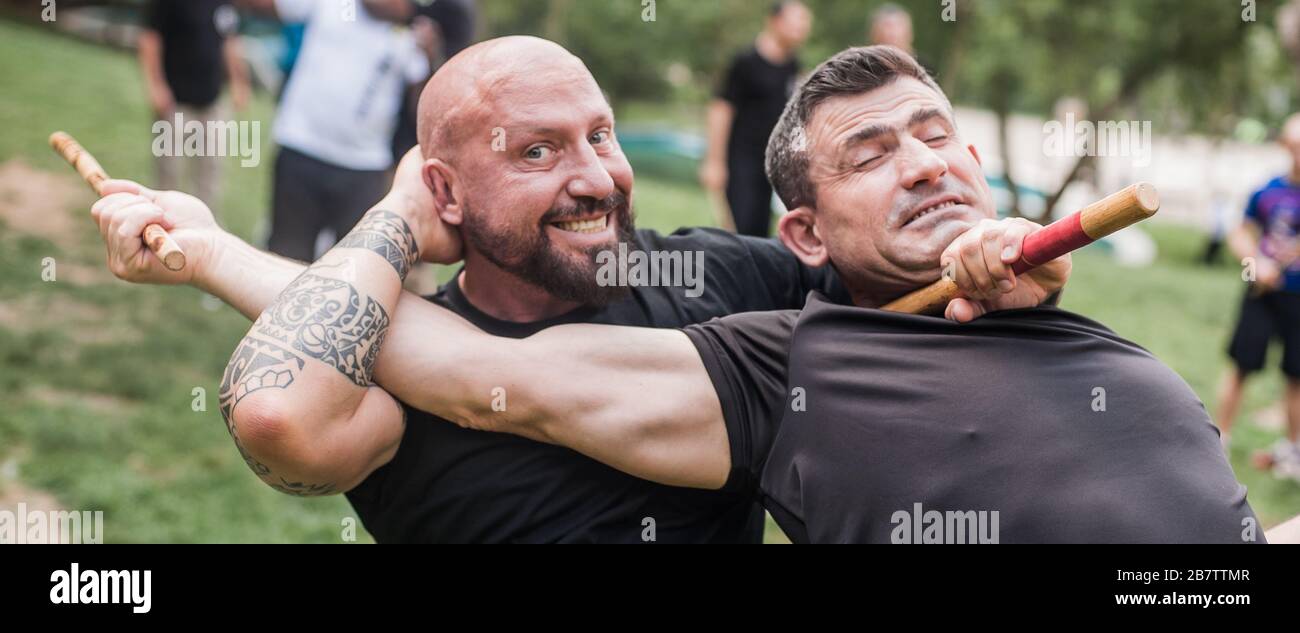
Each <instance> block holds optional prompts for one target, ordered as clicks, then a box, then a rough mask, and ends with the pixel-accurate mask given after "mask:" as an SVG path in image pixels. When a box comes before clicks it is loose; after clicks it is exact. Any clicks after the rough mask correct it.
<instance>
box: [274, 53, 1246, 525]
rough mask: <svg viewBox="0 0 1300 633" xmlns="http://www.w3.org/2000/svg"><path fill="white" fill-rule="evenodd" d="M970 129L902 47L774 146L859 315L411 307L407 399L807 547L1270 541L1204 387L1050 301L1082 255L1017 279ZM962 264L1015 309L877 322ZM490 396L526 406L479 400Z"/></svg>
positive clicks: (825, 94) (835, 82)
mask: <svg viewBox="0 0 1300 633" xmlns="http://www.w3.org/2000/svg"><path fill="white" fill-rule="evenodd" d="M952 116H953V115H952V109H951V106H950V104H949V103H948V102H947V98H946V97H945V96H944V95H943V92H942V91H941V90H940V89H939V87H938V85H937V84H935V83H934V81H933V79H931V78H930V76H929V74H928V73H926V71H925V70H924V69H923V68H921V67H920V66H919V65H918V64H917V63H916V62H915V60H913V59H912V58H911V57H910V56H909V55H907V54H906V53H904V52H903V51H901V50H899V49H896V48H893V47H880V46H876V47H866V48H856V49H849V50H847V51H844V52H842V53H840V54H838V55H836V56H835V57H833V58H831V59H830V60H828V61H827V62H825V63H824V64H822V66H820V67H819V68H818V70H817V71H815V72H814V73H813V75H812V76H811V77H810V78H809V80H808V81H807V82H806V83H805V84H804V85H803V86H802V87H801V88H800V90H799V92H798V93H797V94H796V96H795V98H794V100H793V101H792V102H791V104H790V106H789V107H788V108H787V110H786V112H785V114H784V115H783V117H782V120H781V122H780V124H779V125H778V127H777V129H776V131H775V132H774V134H773V137H772V145H771V149H770V150H769V153H768V168H769V173H770V175H771V176H772V181H773V183H774V184H775V185H776V188H777V191H778V193H779V194H780V195H781V196H782V199H783V200H784V201H785V202H786V204H787V206H789V207H790V208H791V209H792V211H791V212H790V213H789V214H787V215H786V216H785V217H783V219H782V221H781V225H780V232H781V237H782V240H783V241H784V242H785V244H786V245H787V246H788V247H790V248H791V250H792V251H793V252H794V253H795V255H796V256H797V257H798V258H799V259H800V260H801V261H802V262H803V263H804V264H805V265H808V266H813V267H821V266H825V265H826V264H832V265H833V266H834V267H835V269H836V270H837V271H838V273H839V275H840V277H841V279H842V281H843V283H844V284H845V287H846V289H847V291H848V294H849V297H850V299H849V301H847V302H846V301H844V300H843V299H838V300H831V299H828V298H827V297H824V296H822V295H821V294H820V293H817V292H813V293H812V294H811V297H810V299H809V301H808V304H807V306H806V307H805V308H804V309H803V310H802V311H801V312H800V311H795V310H788V311H773V312H757V313H750V314H740V315H733V316H729V317H724V318H722V319H720V320H713V321H709V322H706V323H704V324H699V325H692V326H687V327H686V328H685V329H684V331H675V330H663V329H648V328H627V327H608V326H601V325H591V324H580V325H558V326H556V327H552V328H549V329H546V330H542V331H540V332H537V333H536V334H533V335H532V336H530V337H528V338H524V339H520V340H510V339H502V338H494V337H491V336H487V335H484V334H483V333H482V332H479V331H477V330H476V329H475V328H473V327H471V326H469V325H467V324H465V323H464V322H463V321H461V320H459V319H456V318H455V317H452V316H451V315H450V314H449V313H447V312H445V311H443V310H440V309H438V308H437V307H435V306H432V305H430V304H427V303H419V302H412V304H411V306H410V307H411V308H412V312H411V313H408V315H407V316H408V317H409V318H410V319H411V320H412V321H419V322H421V323H422V324H423V325H424V327H421V328H419V329H418V331H417V330H414V329H413V330H411V331H409V332H397V331H394V332H393V333H392V334H391V335H392V336H393V337H394V340H400V341H402V344H403V345H409V346H419V345H421V344H423V345H425V346H427V348H428V349H429V355H428V356H429V358H424V359H423V360H422V361H421V363H419V364H418V365H415V364H413V365H405V364H404V363H402V365H403V367H402V370H403V371H405V372H407V373H410V374H420V375H421V376H423V377H424V378H423V384H424V385H425V386H426V388H425V389H423V390H417V389H412V390H411V394H410V395H409V396H406V397H405V398H406V401H407V402H408V403H409V404H410V405H412V406H416V407H418V408H421V409H424V410H431V411H439V412H442V414H443V415H445V416H447V417H448V418H449V419H452V420H455V421H456V422H458V423H460V424H462V425H465V426H467V427H471V428H476V429H482V430H494V431H507V432H511V433H515V434H519V435H521V436H523V437H527V438H532V439H536V440H541V441H545V442H552V443H557V444H561V445H564V446H568V447H570V448H572V449H575V450H578V451H580V452H582V453H584V454H586V455H590V456H592V457H594V458H596V459H598V460H600V461H602V462H605V463H607V464H609V465H611V466H613V467H615V468H618V469H620V470H623V471H625V472H628V473H630V474H635V475H638V476H641V477H645V478H647V479H650V480H653V481H657V482H659V483H662V484H666V485H673V486H692V487H698V488H703V489H708V490H718V491H721V492H723V493H734V494H739V495H748V496H751V497H752V498H755V499H758V500H759V501H760V502H761V503H762V504H763V506H764V507H766V508H767V509H768V510H769V511H770V512H771V513H772V514H773V516H774V517H775V518H776V520H777V522H778V523H779V524H780V526H781V527H782V528H783V529H784V530H785V531H786V534H787V535H789V536H790V537H791V539H792V540H794V541H796V542H817V543H824V542H891V543H936V542H937V543H970V542H980V543H985V542H1043V541H1053V542H1060V541H1064V542H1221V543H1262V542H1264V541H1265V537H1264V534H1263V533H1262V531H1261V529H1260V528H1261V526H1259V525H1258V519H1257V517H1256V516H1255V515H1254V513H1253V512H1252V510H1251V508H1250V505H1249V504H1248V503H1247V501H1246V491H1245V488H1244V487H1243V486H1242V485H1241V484H1239V483H1238V482H1237V481H1236V479H1235V477H1234V476H1233V473H1232V470H1231V467H1230V466H1229V465H1228V463H1227V460H1226V459H1225V457H1224V455H1223V453H1222V451H1221V450H1220V449H1219V444H1218V440H1217V437H1216V433H1215V429H1214V425H1213V424H1212V423H1211V422H1210V420H1209V418H1208V416H1207V414H1206V412H1205V408H1204V406H1203V405H1202V404H1201V402H1200V401H1199V400H1198V399H1197V397H1196V396H1195V394H1194V393H1192V391H1191V389H1190V388H1189V387H1188V386H1187V384H1186V383H1185V382H1183V381H1182V379H1181V378H1179V377H1178V375H1177V374H1175V373H1174V372H1173V371H1172V370H1170V369H1169V368H1168V367H1165V366H1164V365H1163V364H1161V363H1160V361H1159V360H1157V359H1156V358H1155V357H1153V356H1152V355H1151V354H1150V353H1148V352H1147V351H1145V350H1143V349H1142V348H1141V347H1139V346H1137V345H1135V344H1133V343H1131V342H1129V341H1126V340H1124V339H1122V338H1120V337H1119V336H1117V335H1116V334H1115V333H1113V332H1111V331H1110V330H1108V329H1106V328H1105V327H1104V326H1102V325H1100V324H1098V323H1095V322H1092V321H1089V320H1088V319H1085V318H1083V317H1081V316H1078V315H1074V314H1071V313H1069V312H1066V311H1063V310H1059V309H1056V308H1053V307H1041V306H1039V304H1040V303H1041V302H1042V300H1043V299H1044V298H1045V297H1046V296H1047V295H1048V294H1049V293H1050V291H1051V290H1050V289H1051V288H1052V287H1054V286H1058V285H1059V281H1060V279H1061V278H1062V277H1063V276H1064V275H1066V274H1067V273H1068V271H1069V268H1070V262H1069V258H1068V256H1067V257H1063V258H1060V259H1058V260H1054V261H1052V262H1049V263H1048V264H1046V265H1045V266H1042V267H1039V268H1037V269H1035V270H1033V271H1030V272H1028V273H1026V274H1025V275H1023V276H1021V277H1020V278H1018V279H1017V278H1016V277H1015V276H1014V274H1013V273H1012V272H1011V270H1010V266H1009V265H1010V262H1014V261H1016V260H1017V259H1018V258H1019V256H1020V249H1021V247H1022V243H1023V240H1024V238H1025V236H1026V235H1028V234H1030V233H1032V232H1033V231H1034V230H1037V227H1033V226H1030V223H1028V222H1025V221H1016V220H1009V221H1003V222H997V221H994V220H993V219H992V218H994V217H995V210H994V204H993V199H992V195H991V193H990V191H989V188H988V185H987V183H986V182H985V180H984V177H983V173H982V171H981V170H980V165H979V156H978V153H977V152H976V151H975V149H974V147H973V146H970V145H967V144H965V143H963V142H962V140H961V137H960V136H959V135H958V133H957V130H956V126H955V123H954V121H953V119H952ZM791 139H801V143H802V144H794V143H791V142H790V140H791ZM417 233H420V234H422V233H424V230H423V229H422V230H419V231H417ZM954 238H955V239H954ZM425 239H426V243H436V239H431V238H425ZM949 267H951V268H949ZM945 268H949V269H950V270H951V271H952V272H951V274H952V275H953V277H954V280H955V281H956V283H957V284H958V285H959V286H960V287H961V288H962V289H963V291H964V292H965V293H966V294H967V296H969V297H970V298H971V301H968V302H967V303H966V304H965V305H963V306H954V305H949V307H948V316H950V317H956V316H970V315H971V312H973V313H984V312H985V311H997V312H998V313H997V314H994V315H990V316H988V317H986V318H984V319H981V320H978V321H975V322H973V323H966V324H962V325H959V324H956V323H952V322H950V320H945V319H936V318H933V317H927V316H912V315H903V314H893V313H886V312H882V311H879V310H876V309H873V308H874V307H875V306H879V305H881V304H882V303H884V302H886V301H888V300H889V299H892V298H894V297H896V296H898V295H900V294H902V293H905V292H908V291H910V290H913V289H915V288H917V287H920V286H922V285H924V284H926V283H928V282H930V281H933V280H934V279H935V278H937V277H939V275H940V271H941V270H943V269H945ZM383 279H387V281H383ZM385 285H386V286H388V287H389V288H390V289H391V288H392V287H394V286H395V283H394V282H393V281H392V279H391V275H390V276H389V277H388V278H380V277H374V278H372V279H370V280H369V281H368V282H367V284H366V286H367V288H368V291H370V292H381V291H382V290H381V288H382V287H383V286H385ZM846 304H847V305H846ZM1027 306H1039V307H1027ZM1013 308H1020V309H1013ZM402 309H403V310H405V309H406V306H405V305H403V306H402ZM958 310H961V311H970V312H968V313H967V314H965V315H956V314H955V313H956V312H957V311H958ZM953 320H965V319H953ZM421 341H422V342H421ZM491 385H506V386H507V387H506V389H507V390H508V392H509V394H510V398H511V400H510V404H509V407H508V408H502V409H497V408H495V407H491V406H488V404H487V403H486V402H484V401H483V399H482V398H481V397H475V396H474V395H473V394H476V393H482V392H485V391H487V390H488V389H489V388H490V386H491ZM284 391H288V390H287V389H286V390H284Z"/></svg>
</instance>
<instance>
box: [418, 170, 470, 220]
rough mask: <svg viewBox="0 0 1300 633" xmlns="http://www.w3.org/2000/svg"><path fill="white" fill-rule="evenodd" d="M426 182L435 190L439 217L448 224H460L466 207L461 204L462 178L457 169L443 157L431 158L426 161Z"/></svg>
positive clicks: (434, 197) (435, 207) (435, 206)
mask: <svg viewBox="0 0 1300 633" xmlns="http://www.w3.org/2000/svg"><path fill="white" fill-rule="evenodd" d="M424 184H426V185H428V186H429V191H432V192H433V206H434V209H435V210H437V212H438V217H439V218H442V221H443V222H446V223H447V224H451V225H455V226H459V225H460V223H461V222H462V221H463V219H464V208H463V207H461V204H460V200H461V190H460V179H459V178H458V177H457V175H456V170H454V169H452V168H451V165H448V164H447V163H444V162H442V160H441V159H437V158H430V159H429V160H427V161H425V162H424Z"/></svg>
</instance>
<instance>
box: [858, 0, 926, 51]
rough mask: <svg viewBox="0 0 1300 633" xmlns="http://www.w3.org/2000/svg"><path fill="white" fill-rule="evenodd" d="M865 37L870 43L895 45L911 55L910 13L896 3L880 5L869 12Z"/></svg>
mask: <svg viewBox="0 0 1300 633" xmlns="http://www.w3.org/2000/svg"><path fill="white" fill-rule="evenodd" d="M867 38H868V39H869V40H870V41H871V43H872V44H884V45H887V46H896V47H898V48H901V49H903V50H905V51H907V52H908V53H909V54H911V55H912V56H915V55H916V51H915V50H913V49H912V15H911V14H910V13H908V12H907V9H904V8H903V7H900V6H898V5H896V4H886V5H882V6H881V7H880V8H879V9H876V10H875V12H874V13H872V14H871V21H870V24H869V26H868V28H867Z"/></svg>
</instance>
